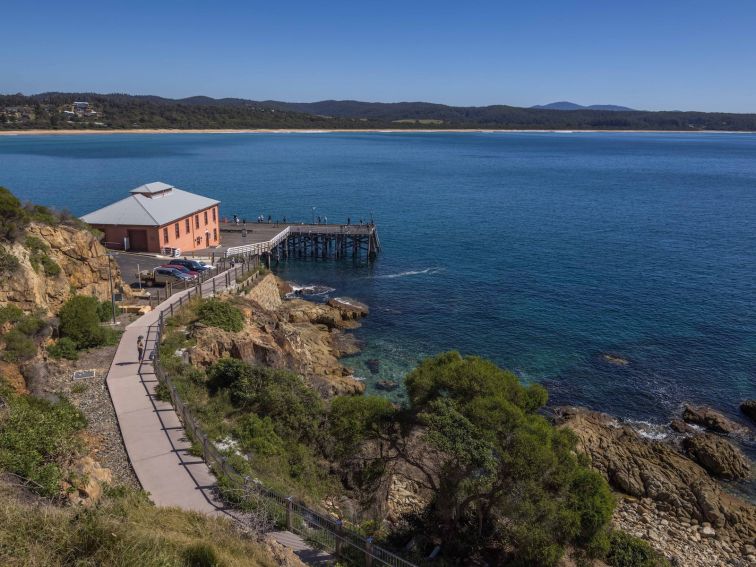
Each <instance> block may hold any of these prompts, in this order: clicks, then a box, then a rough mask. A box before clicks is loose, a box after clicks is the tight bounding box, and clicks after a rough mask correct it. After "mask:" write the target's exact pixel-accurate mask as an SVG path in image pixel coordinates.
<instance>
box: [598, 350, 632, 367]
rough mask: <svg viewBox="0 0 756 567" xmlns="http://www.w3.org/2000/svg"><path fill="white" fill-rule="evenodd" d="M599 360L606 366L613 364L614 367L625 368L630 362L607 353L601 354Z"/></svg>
mask: <svg viewBox="0 0 756 567" xmlns="http://www.w3.org/2000/svg"><path fill="white" fill-rule="evenodd" d="M601 359H602V360H603V361H604V362H606V363H608V364H613V365H614V366H627V365H628V364H630V361H629V360H628V359H626V358H623V357H621V356H619V355H616V354H611V353H608V352H605V353H604V354H602V355H601Z"/></svg>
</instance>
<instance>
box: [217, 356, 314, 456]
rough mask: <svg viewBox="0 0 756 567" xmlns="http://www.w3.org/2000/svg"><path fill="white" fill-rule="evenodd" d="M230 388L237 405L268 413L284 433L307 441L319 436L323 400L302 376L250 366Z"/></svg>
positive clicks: (290, 437)
mask: <svg viewBox="0 0 756 567" xmlns="http://www.w3.org/2000/svg"><path fill="white" fill-rule="evenodd" d="M229 391H230V394H231V401H232V402H233V403H234V405H236V406H237V407H240V408H243V409H245V410H249V411H252V412H254V413H256V414H258V415H265V416H269V417H270V418H271V419H272V420H273V423H274V424H275V427H276V433H278V434H279V435H280V436H281V437H283V438H285V439H296V440H298V441H301V442H304V443H308V442H314V441H315V440H316V439H318V440H319V438H320V436H319V435H318V431H319V429H320V427H321V423H322V421H323V417H324V407H323V400H322V399H321V398H320V396H319V395H318V394H317V393H316V392H315V391H314V390H313V389H312V388H310V387H308V386H307V385H306V384H305V383H304V380H303V379H302V378H301V377H300V376H297V375H296V374H292V373H291V372H287V371H285V370H274V369H272V368H268V367H265V366H250V367H249V368H248V369H247V370H246V371H245V372H243V373H242V375H241V376H240V378H239V379H238V380H236V382H235V383H234V384H233V385H232V386H231V387H230V388H229Z"/></svg>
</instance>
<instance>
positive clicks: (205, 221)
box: [205, 211, 207, 226]
mask: <svg viewBox="0 0 756 567" xmlns="http://www.w3.org/2000/svg"><path fill="white" fill-rule="evenodd" d="M205 226H207V211H205Z"/></svg>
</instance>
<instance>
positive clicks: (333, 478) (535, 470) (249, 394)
mask: <svg viewBox="0 0 756 567" xmlns="http://www.w3.org/2000/svg"><path fill="white" fill-rule="evenodd" d="M272 278H273V276H266V278H265V279H264V280H263V282H260V284H258V285H263V288H262V289H263V290H266V289H267V292H265V291H261V290H260V289H257V290H255V289H253V290H252V291H250V292H247V293H246V294H245V295H241V296H228V297H226V298H224V299H223V300H222V301H224V302H226V304H227V307H226V308H224V312H225V310H229V313H227V314H226V315H227V317H224V318H217V317H216V316H215V315H216V313H217V312H218V311H220V309H219V308H218V307H217V302H219V301H221V300H217V299H215V300H210V301H205V302H201V301H195V302H194V303H193V304H190V305H189V307H188V308H187V309H185V310H184V311H182V312H181V313H180V314H178V315H177V316H176V317H174V318H172V319H170V320H169V321H168V326H167V331H166V334H165V336H164V341H163V344H162V346H161V361H162V363H163V365H164V368H165V370H166V371H167V372H168V373H169V374H170V375H171V377H172V379H173V381H174V383H175V384H176V386H177V389H178V391H179V394H180V396H181V397H182V399H184V400H185V401H186V402H187V403H188V405H189V406H190V407H191V408H192V410H193V411H194V413H195V415H197V416H198V417H199V419H200V421H201V423H202V426H203V429H204V430H205V431H206V433H208V435H209V436H210V438H211V439H212V440H213V441H214V442H215V443H216V446H218V447H219V448H220V449H221V450H222V451H224V453H225V454H226V456H227V458H228V459H229V462H230V463H231V464H232V465H233V466H234V467H235V468H236V469H237V470H238V471H239V472H242V473H243V474H245V475H249V476H250V477H252V478H257V479H259V480H261V481H263V482H264V483H265V484H266V485H267V486H269V487H271V488H274V489H276V490H278V491H279V492H282V493H285V494H291V495H294V496H296V497H298V498H299V499H301V500H305V501H306V502H307V503H308V504H309V505H311V506H313V507H315V508H318V509H321V510H323V511H325V512H327V513H331V514H334V515H336V516H338V517H341V518H342V519H344V520H345V521H346V522H347V523H348V524H349V525H351V526H352V527H353V528H354V529H358V530H361V531H363V532H364V533H367V534H371V535H374V536H375V537H376V538H378V540H379V541H381V542H383V544H385V545H387V546H389V547H392V546H393V547H396V548H402V549H405V552H406V550H407V549H410V550H411V551H410V552H409V553H411V554H414V556H415V559H417V560H420V559H422V558H425V557H427V556H428V555H429V554H431V553H432V552H433V550H434V549H435V548H436V547H439V548H440V549H441V553H440V555H439V556H438V558H437V564H439V565H446V564H449V565H453V564H459V562H460V561H463V560H477V561H486V562H488V563H489V564H492V565H503V564H513V565H514V564H522V565H556V564H558V563H559V561H561V560H562V559H563V557H564V554H565V551H566V550H570V553H571V554H572V556H573V557H575V556H577V557H582V558H583V559H582V560H583V561H587V562H590V561H592V560H593V559H594V558H603V559H605V560H607V561H609V560H611V563H610V564H612V565H617V566H632V565H638V566H641V565H644V566H653V565H664V564H665V562H664V560H663V558H661V557H660V556H659V555H658V554H656V553H655V552H654V551H652V550H651V549H650V548H649V547H648V546H647V545H646V544H644V543H643V542H641V541H639V540H637V539H635V538H632V537H630V536H618V535H616V534H615V532H613V531H612V530H611V528H610V520H611V517H612V513H613V510H614V507H615V498H614V496H613V494H612V492H611V491H610V489H609V486H608V484H607V482H606V481H605V480H604V478H603V477H602V476H601V475H600V474H599V473H598V472H596V471H594V470H592V469H591V468H589V466H588V460H587V459H586V458H585V457H582V456H580V453H578V452H577V450H576V449H577V438H576V436H575V435H574V434H573V433H572V432H571V431H570V430H568V429H564V428H555V427H553V426H552V425H551V424H550V423H549V422H548V421H547V420H546V419H545V418H544V417H543V416H542V415H541V414H540V410H541V408H543V406H544V405H545V403H546V402H547V394H546V391H545V390H544V389H543V388H542V387H540V386H538V385H532V386H524V385H523V384H521V383H520V382H519V380H518V379H517V377H516V376H515V375H514V374H512V373H511V372H508V371H506V370H503V369H501V368H498V367H497V366H496V365H494V364H493V363H491V362H488V361H486V360H483V359H480V358H477V357H463V356H461V355H459V354H458V353H455V352H450V353H446V354H442V355H439V356H436V357H432V358H430V359H427V360H426V361H424V362H423V363H422V364H421V365H420V366H418V368H417V369H416V370H414V371H413V372H412V373H410V374H409V375H408V376H407V378H406V385H407V390H408V394H409V403H408V404H407V405H406V406H404V407H398V406H395V405H393V404H391V403H390V402H389V401H388V400H386V399H385V398H382V397H376V396H364V395H361V390H347V391H341V390H339V388H335V389H334V388H331V387H324V386H323V383H324V382H327V381H328V380H330V379H333V380H337V381H338V380H340V379H343V378H344V375H345V374H348V369H344V368H342V370H344V372H342V371H338V372H331V373H329V372H323V371H324V370H325V368H323V367H321V366H318V365H317V364H316V365H312V364H311V365H309V366H308V365H302V364H301V362H295V360H294V357H291V358H290V357H287V356H285V353H286V352H287V349H288V348H289V347H290V345H291V344H299V341H300V339H301V337H302V336H305V335H307V333H308V331H305V328H308V329H314V331H312V332H313V333H314V332H317V333H319V334H320V335H321V339H320V340H321V342H320V343H317V342H315V343H313V342H312V341H310V342H309V343H307V344H308V345H309V346H312V345H313V344H315V346H316V348H315V350H316V351H317V350H318V348H319V347H323V348H331V349H334V350H332V352H331V355H333V354H334V352H336V354H338V349H335V347H334V344H339V342H340V340H337V341H336V343H333V342H330V340H331V338H330V336H331V335H332V334H333V333H334V332H336V333H337V334H342V333H343V330H344V328H345V327H346V328H349V327H351V326H353V324H352V323H350V322H352V321H353V319H351V318H349V317H348V316H347V317H344V315H345V314H344V313H343V312H342V311H340V310H339V309H338V308H337V307H334V306H331V305H316V304H312V305H311V306H308V307H305V306H303V305H302V304H301V303H306V302H300V301H299V300H294V301H293V302H292V301H286V302H281V300H280V295H279V294H278V292H277V290H276V294H275V297H273V296H272V295H271V294H272V290H273V289H275V287H274V286H273V284H272ZM266 280H267V281H266ZM277 287H282V284H281V282H278V286H277ZM261 303H265V304H266V307H263V305H262V304H261ZM348 303H349V304H351V300H350V302H348ZM208 305H211V306H212V307H208ZM231 312H233V314H232V313H231ZM304 313H307V315H306V316H305V315H303V314H304ZM239 316H241V317H242V320H243V326H242V328H241V329H239V328H238V326H236V325H235V326H234V327H233V329H235V330H233V329H232V330H225V329H222V328H221V327H224V326H225V325H226V321H227V320H228V319H229V318H230V319H231V320H236V319H237V318H238V317H239ZM292 320H298V321H300V322H299V323H297V326H296V327H294V326H290V325H291V324H292V323H291V321H292ZM309 346H308V347H307V348H309ZM300 348H304V347H301V345H300ZM304 350H307V349H306V348H305V349H304ZM302 358H304V359H305V360H307V359H308V358H307V356H304V357H302ZM309 361H310V362H312V356H310V358H309ZM318 374H319V376H318ZM408 544H409V545H408ZM628 558H631V559H628Z"/></svg>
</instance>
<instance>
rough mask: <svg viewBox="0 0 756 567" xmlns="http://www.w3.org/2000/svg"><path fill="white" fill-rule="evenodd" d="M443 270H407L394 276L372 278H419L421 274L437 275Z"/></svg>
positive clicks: (386, 275)
mask: <svg viewBox="0 0 756 567" xmlns="http://www.w3.org/2000/svg"><path fill="white" fill-rule="evenodd" d="M443 271H444V269H443V268H425V269H424V270H408V271H406V272H399V273H396V274H383V275H381V276H374V277H375V278H377V279H394V278H404V277H407V276H420V275H423V274H438V273H440V272H443Z"/></svg>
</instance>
